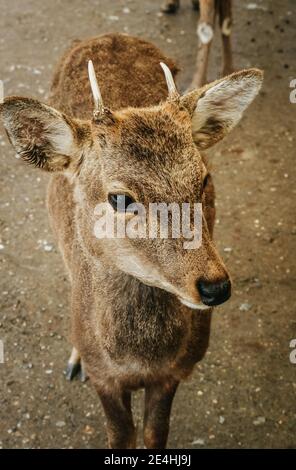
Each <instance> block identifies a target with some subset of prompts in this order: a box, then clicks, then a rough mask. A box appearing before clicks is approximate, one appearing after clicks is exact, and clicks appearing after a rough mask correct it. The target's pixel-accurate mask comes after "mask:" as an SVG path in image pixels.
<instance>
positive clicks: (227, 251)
mask: <svg viewBox="0 0 296 470" xmlns="http://www.w3.org/2000/svg"><path fill="white" fill-rule="evenodd" d="M224 251H225V253H231V252H232V248H230V246H226V247H225V248H224Z"/></svg>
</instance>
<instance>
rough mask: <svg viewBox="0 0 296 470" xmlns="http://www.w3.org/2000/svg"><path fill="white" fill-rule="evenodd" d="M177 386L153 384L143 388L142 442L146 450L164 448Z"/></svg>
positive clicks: (174, 383) (174, 384) (172, 384)
mask: <svg viewBox="0 0 296 470" xmlns="http://www.w3.org/2000/svg"><path fill="white" fill-rule="evenodd" d="M178 384H179V383H178V382H173V383H170V384H153V385H149V386H147V387H146V388H145V416H144V442H145V446H146V447H147V448H148V449H164V448H165V446H166V443H167V438H168V433H169V426H170V414H171V408H172V403H173V399H174V396H175V393H176V390H177V387H178Z"/></svg>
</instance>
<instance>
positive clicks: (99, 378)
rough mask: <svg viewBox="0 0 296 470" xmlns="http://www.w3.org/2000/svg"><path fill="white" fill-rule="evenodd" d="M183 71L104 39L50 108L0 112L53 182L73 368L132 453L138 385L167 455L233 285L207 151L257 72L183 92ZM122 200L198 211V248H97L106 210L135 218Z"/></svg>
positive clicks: (154, 242)
mask: <svg viewBox="0 0 296 470" xmlns="http://www.w3.org/2000/svg"><path fill="white" fill-rule="evenodd" d="M89 59H92V60H93V63H94V66H95V69H96V71H97V73H98V81H99V83H100V87H101V92H100V90H99V88H98V86H97V83H96V79H95V77H94V75H93V69H92V66H91V63H90V68H89V71H90V78H91V86H92V90H93V95H94V99H95V110H94V113H93V117H92V96H91V92H90V87H89V82H88V76H87V67H86V65H87V61H88V60H89ZM161 61H164V62H166V64H168V66H169V67H170V70H171V72H172V74H171V72H170V71H169V69H168V68H167V67H166V66H165V65H163V66H162V67H163V69H164V71H165V76H166V80H167V84H168V87H169V94H168V97H167V93H168V92H167V85H166V81H165V79H164V77H163V75H162V70H161V67H160V65H159V63H160V62H161ZM176 72H177V68H176V66H175V65H174V63H173V61H172V60H171V59H169V58H167V57H165V56H164V55H163V54H162V53H161V52H160V51H159V50H158V49H157V48H156V47H155V46H153V45H152V44H150V43H148V42H146V41H143V40H142V39H138V38H133V37H129V36H125V35H120V34H107V35H105V36H101V37H97V38H94V39H90V40H88V41H84V42H81V43H79V44H76V45H75V47H74V48H72V49H71V50H70V51H68V52H67V53H66V54H65V56H64V57H63V59H62V60H61V62H60V64H59V66H58V69H57V72H56V74H55V76H54V80H53V85H52V91H51V99H50V106H48V105H45V104H42V103H40V102H39V101H37V100H35V99H30V98H23V97H9V98H6V99H5V101H4V104H2V105H1V114H2V118H3V122H4V126H5V128H6V131H7V133H8V136H9V139H10V141H11V143H12V145H13V146H14V148H15V150H16V151H17V153H18V154H19V155H20V156H21V157H22V158H23V160H24V161H26V162H29V163H31V164H32V165H33V166H35V167H39V168H40V169H42V170H45V171H48V172H51V173H52V177H51V180H50V184H49V190H48V209H49V214H50V219H51V223H52V226H53V229H54V231H55V233H56V236H57V240H58V244H59V247H60V249H61V252H62V254H63V257H64V261H65V264H66V266H67V269H68V272H69V275H70V280H71V289H72V294H71V310H72V317H71V318H72V341H73V345H74V347H75V350H74V355H73V357H72V363H71V367H74V365H75V364H73V362H74V363H76V365H77V362H78V360H79V357H81V358H82V360H83V362H84V364H85V367H86V371H87V374H88V375H89V377H90V379H91V382H92V383H93V385H94V386H95V388H96V390H97V392H98V394H99V397H100V399H101V402H102V405H103V407H104V410H105V413H106V418H107V433H108V439H109V446H110V447H112V448H131V447H135V446H136V430H135V427H134V424H133V418H132V411H131V392H132V391H133V390H135V389H137V388H140V387H144V388H145V417H144V442H145V445H146V446H147V447H149V448H158V447H164V446H165V445H166V441H167V436H168V430H169V417H170V410H171V405H172V401H173V398H174V394H175V392H176V389H177V387H178V384H179V382H180V381H181V380H182V379H184V378H185V377H187V376H188V375H189V374H190V373H191V372H192V370H193V367H194V364H195V363H196V362H197V361H200V360H201V359H202V357H203V356H204V354H205V352H206V349H207V347H208V341H209V333H210V321H211V313H212V307H213V306H215V305H218V304H221V303H222V302H224V301H226V300H227V299H228V298H229V296H230V290H231V284H230V280H229V275H228V273H227V270H226V267H225V266H224V263H223V261H222V259H221V258H220V256H219V254H218V253H217V250H216V248H215V245H214V243H213V240H212V234H213V225H214V216H215V207H214V186H213V181H212V178H211V175H210V174H209V171H208V169H207V165H206V162H205V160H204V159H203V157H202V156H201V153H200V151H201V150H203V149H206V148H208V147H210V146H212V145H213V144H214V143H215V142H217V141H219V140H220V139H222V138H223V137H224V136H225V135H226V134H227V133H228V132H229V131H230V130H231V129H232V128H233V127H234V126H235V125H236V124H237V122H238V121H239V119H240V118H241V115H242V113H243V111H244V110H245V108H246V107H247V106H248V105H249V104H250V102H251V101H252V100H253V98H254V97H255V95H256V94H257V93H258V90H259V88H260V86H261V82H262V73H261V72H260V71H259V70H256V69H249V70H243V71H241V72H238V73H234V74H232V75H230V76H228V77H226V78H223V79H221V80H218V81H216V82H214V83H211V84H209V85H207V86H205V87H204V88H201V89H195V90H194V91H192V92H191V93H188V94H185V95H184V96H180V95H179V94H178V92H177V90H176V88H175V85H174V81H173V76H172V75H176ZM101 96H102V97H103V100H104V104H103V101H102V99H101ZM122 195H125V196H126V201H129V202H130V201H137V202H141V203H142V204H143V205H144V206H145V207H146V206H148V204H149V203H151V202H159V201H162V202H165V203H171V202H176V203H182V202H184V201H186V202H190V203H195V202H199V203H202V207H203V219H202V224H203V226H202V244H201V246H200V248H199V249H196V250H194V249H184V246H183V243H182V240H181V239H173V238H168V239H159V238H154V239H149V238H142V239H132V238H129V237H125V238H112V239H107V238H106V239H98V238H96V237H95V236H94V225H95V221H96V217H95V213H94V211H95V207H96V206H97V204H98V203H99V202H106V204H107V205H108V207H109V211H110V213H112V214H113V216H114V217H115V219H116V220H117V222H119V221H120V220H121V222H122V221H123V222H124V224H125V223H128V221H130V220H132V218H133V217H134V215H133V214H131V213H130V212H129V210H128V207H127V206H124V207H123V209H122V207H121V210H119V211H118V207H119V206H118V202H119V200H120V199H121V198H122ZM108 201H109V202H108ZM169 223H171V219H169ZM148 224H149V220H148ZM70 373H71V371H70Z"/></svg>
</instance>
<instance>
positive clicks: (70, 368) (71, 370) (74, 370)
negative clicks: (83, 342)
mask: <svg viewBox="0 0 296 470" xmlns="http://www.w3.org/2000/svg"><path fill="white" fill-rule="evenodd" d="M80 373H81V365H80V362H77V363H74V364H73V363H71V362H68V364H67V368H66V370H65V376H66V380H69V381H71V380H73V379H74V377H76V375H80Z"/></svg>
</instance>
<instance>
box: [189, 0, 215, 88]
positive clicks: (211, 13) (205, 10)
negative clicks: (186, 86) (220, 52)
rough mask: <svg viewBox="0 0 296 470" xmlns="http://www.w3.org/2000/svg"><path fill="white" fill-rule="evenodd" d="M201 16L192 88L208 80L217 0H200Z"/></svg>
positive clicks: (198, 26)
mask: <svg viewBox="0 0 296 470" xmlns="http://www.w3.org/2000/svg"><path fill="white" fill-rule="evenodd" d="M199 8H200V17H199V21H198V25H197V36H198V39H199V44H198V51H197V58H196V67H195V74H194V76H193V80H192V83H191V85H190V88H199V87H201V86H203V85H204V84H205V83H206V82H207V69H208V63H209V53H210V48H211V44H212V40H213V37H214V24H215V16H216V13H215V0H200V2H199Z"/></svg>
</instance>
